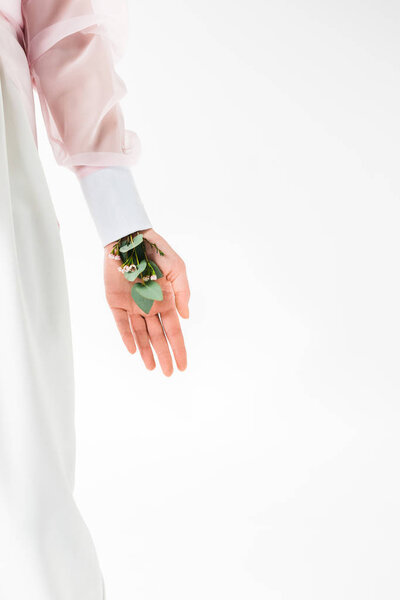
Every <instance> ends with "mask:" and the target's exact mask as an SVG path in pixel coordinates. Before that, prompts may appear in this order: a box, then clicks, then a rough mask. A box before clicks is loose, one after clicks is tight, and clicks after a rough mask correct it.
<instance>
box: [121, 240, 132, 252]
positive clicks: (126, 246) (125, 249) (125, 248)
mask: <svg viewBox="0 0 400 600" xmlns="http://www.w3.org/2000/svg"><path fill="white" fill-rule="evenodd" d="M134 247H135V246H134V245H133V242H131V243H130V244H124V245H123V246H121V247H120V249H119V251H120V252H129V250H132V248H134Z"/></svg>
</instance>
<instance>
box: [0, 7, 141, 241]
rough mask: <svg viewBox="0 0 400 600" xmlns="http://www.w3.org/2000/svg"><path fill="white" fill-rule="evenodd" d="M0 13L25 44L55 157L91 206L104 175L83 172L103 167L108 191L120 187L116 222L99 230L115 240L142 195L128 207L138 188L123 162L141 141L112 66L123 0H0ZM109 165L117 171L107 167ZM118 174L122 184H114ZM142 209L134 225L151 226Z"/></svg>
mask: <svg viewBox="0 0 400 600" xmlns="http://www.w3.org/2000/svg"><path fill="white" fill-rule="evenodd" d="M1 15H2V16H3V17H4V18H6V19H7V20H8V21H9V22H10V23H12V24H13V25H14V27H15V30H16V31H17V34H18V37H19V39H20V43H21V45H22V46H23V47H24V50H25V54H26V57H27V62H28V64H29V69H30V74H31V78H32V84H33V86H34V87H35V88H36V90H37V93H38V96H39V99H40V104H41V108H42V112H43V116H44V121H45V125H46V129H47V133H48V137H49V140H50V143H51V146H52V148H53V152H54V155H55V157H56V160H57V162H58V163H59V164H61V165H64V166H66V167H69V168H70V169H72V170H73V171H75V173H76V174H77V175H78V176H79V177H80V178H82V180H85V186H86V189H85V188H84V191H85V192H87V194H89V195H90V194H91V201H92V204H93V205H94V204H96V206H95V207H94V208H95V210H98V206H97V205H98V204H99V202H100V201H97V199H96V194H97V190H98V189H100V188H103V187H104V185H103V183H104V181H101V180H100V177H99V176H97V178H96V181H97V180H99V183H98V184H96V185H97V186H99V187H96V185H95V186H93V185H92V181H91V180H90V179H88V178H87V176H88V175H89V177H90V174H97V172H98V171H99V170H103V171H104V174H103V175H102V176H101V177H102V178H104V177H106V178H107V177H108V180H107V181H106V182H105V183H106V187H107V189H108V190H112V188H113V187H118V188H119V194H120V195H121V193H122V195H123V194H125V196H127V199H126V200H125V205H124V206H123V207H122V210H121V209H120V208H119V206H118V205H117V199H115V200H114V206H115V211H118V210H120V214H119V215H116V218H117V220H118V223H119V225H118V227H117V226H115V227H114V228H112V229H110V227H109V228H108V230H107V231H106V232H105V233H103V234H102V239H103V242H106V241H110V240H109V238H113V239H116V236H117V234H118V235H119V233H120V232H121V231H122V232H123V233H122V235H125V234H126V233H129V232H130V229H129V228H130V227H131V226H133V224H134V223H133V221H135V224H137V221H138V219H137V218H136V220H135V218H134V217H135V216H136V217H137V216H138V210H139V209H138V206H139V204H140V201H139V200H136V213H135V211H134V210H133V212H132V209H131V208H130V206H129V202H130V200H129V197H128V196H129V193H131V194H132V195H134V194H137V191H136V190H135V189H134V186H133V185H132V184H129V183H127V182H128V179H127V178H126V173H123V170H121V168H124V167H125V168H126V167H129V166H130V165H133V164H134V163H135V162H136V160H137V158H138V155H139V152H140V144H139V140H138V137H137V136H136V134H135V133H134V132H132V131H129V130H127V129H126V128H125V124H124V117H123V114H122V111H121V107H120V104H119V101H120V100H121V98H122V97H123V96H124V95H125V93H126V87H125V84H124V83H123V81H122V80H121V78H120V77H119V76H118V75H117V73H116V71H115V68H114V65H115V62H116V60H117V59H118V58H119V57H120V56H121V54H122V53H123V51H124V49H125V45H126V41H127V34H128V31H127V23H128V19H127V5H126V1H125V0H22V1H21V0H0V16H1ZM113 167H115V168H117V169H119V170H118V171H112V172H111V171H110V168H111V169H112V168H113ZM117 179H118V182H117ZM122 179H124V181H126V183H125V184H124V185H121V184H120V183H119V182H120V181H121V180H122ZM115 182H116V183H115ZM127 186H128V187H127ZM87 194H86V195H87ZM123 202H124V201H123V200H120V203H123ZM103 204H104V205H105V206H107V210H108V212H109V214H108V217H107V218H108V220H110V219H111V221H112V210H111V209H110V206H112V205H113V204H112V203H108V204H107V199H105V198H103ZM90 208H91V210H92V208H93V206H90ZM142 209H143V207H142V206H141V207H140V210H139V212H140V211H141V215H140V219H139V222H140V223H139V224H142V225H144V226H145V227H148V226H151V224H150V222H149V220H148V218H147V216H146V215H145V214H144V212H143V210H142ZM110 211H111V212H110ZM129 212H131V213H132V218H131V219H130V220H129V219H128V221H129V222H127V223H126V225H125V226H124V218H125V217H124V218H122V216H121V215H127V214H128V213H129ZM137 229H138V228H137ZM114 236H115V237H114Z"/></svg>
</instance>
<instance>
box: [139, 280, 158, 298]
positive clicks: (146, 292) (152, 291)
mask: <svg viewBox="0 0 400 600" xmlns="http://www.w3.org/2000/svg"><path fill="white" fill-rule="evenodd" d="M137 285H139V286H140V287H138V290H137V293H138V294H140V295H141V296H143V298H148V299H149V300H162V299H163V293H162V289H161V287H160V284H158V283H157V282H156V281H146V283H142V284H137Z"/></svg>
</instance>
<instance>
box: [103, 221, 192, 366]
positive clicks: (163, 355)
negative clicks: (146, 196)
mask: <svg viewBox="0 0 400 600" xmlns="http://www.w3.org/2000/svg"><path fill="white" fill-rule="evenodd" d="M141 233H142V234H143V236H144V237H145V238H146V239H148V240H149V241H150V242H153V243H156V244H157V246H158V247H159V248H160V249H161V250H162V251H163V252H164V256H161V255H159V254H158V253H157V252H156V250H154V249H153V248H150V247H149V245H148V244H146V252H147V255H148V257H149V259H150V260H153V261H154V262H155V263H157V265H158V266H159V267H160V269H161V271H162V272H163V274H164V276H163V277H162V278H161V279H159V280H158V281H157V283H159V284H160V286H161V289H162V292H163V300H161V301H157V300H155V301H154V304H153V306H152V307H151V310H150V312H149V313H148V314H146V313H145V312H143V311H142V310H141V309H140V308H139V307H138V305H137V304H136V303H135V302H134V300H133V298H132V296H131V287H132V283H130V282H129V281H127V280H126V279H125V277H124V276H123V275H122V273H121V272H120V271H118V266H120V264H121V263H120V262H118V261H114V260H110V259H109V258H108V254H109V253H110V251H111V250H112V247H113V245H114V242H113V243H111V244H108V245H107V246H105V249H104V252H105V254H104V284H105V293H106V299H107V302H108V305H109V306H110V309H111V312H112V314H113V315H114V319H115V322H116V324H117V327H118V330H119V332H120V334H121V337H122V340H123V342H124V344H125V346H126V348H127V349H128V351H129V352H130V353H131V354H134V353H135V352H136V349H137V348H139V352H140V355H141V357H142V359H143V362H144V364H145V366H146V368H147V369H150V370H152V369H154V368H155V366H156V363H155V360H154V354H153V350H152V347H153V348H154V350H155V352H156V354H157V356H158V360H159V363H160V366H161V369H162V371H163V373H164V375H167V376H170V375H171V374H172V372H173V362H172V356H171V352H170V348H169V345H170V347H171V349H172V353H173V355H174V358H175V362H176V366H177V367H178V369H179V370H180V371H183V370H184V369H186V366H187V354H186V348H185V343H184V339H183V334H182V330H181V326H180V322H179V316H178V313H179V314H180V316H181V317H183V318H188V317H189V306H188V304H189V298H190V290H189V283H188V279H187V275H186V266H185V263H184V261H183V260H182V259H181V258H180V256H179V255H178V254H177V253H176V252H175V251H174V250H173V249H172V248H171V246H170V245H169V244H168V243H167V242H166V240H165V239H164V238H163V237H161V236H160V235H159V234H158V233H156V232H155V231H154V230H153V229H145V230H142V231H141ZM168 342H169V345H168Z"/></svg>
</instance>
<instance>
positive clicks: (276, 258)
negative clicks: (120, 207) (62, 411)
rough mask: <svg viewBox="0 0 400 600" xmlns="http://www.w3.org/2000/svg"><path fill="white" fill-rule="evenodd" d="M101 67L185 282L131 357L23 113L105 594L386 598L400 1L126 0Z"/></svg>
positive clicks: (397, 591)
mask: <svg viewBox="0 0 400 600" xmlns="http://www.w3.org/2000/svg"><path fill="white" fill-rule="evenodd" d="M118 72H119V73H120V74H121V76H122V77H123V79H124V80H125V82H126V84H127V87H128V92H129V93H128V96H127V97H126V98H125V99H124V101H123V109H124V111H125V118H126V124H127V126H128V127H129V128H130V129H134V130H135V131H136V132H137V133H138V135H139V137H140V139H141V142H142V148H143V150H142V156H141V159H140V162H139V163H138V165H137V166H136V167H135V168H134V175H135V179H136V182H137V185H138V188H139V190H140V193H141V197H142V200H143V202H144V204H145V206H146V208H147V211H148V213H149V215H150V217H151V219H152V222H153V225H154V228H155V229H156V230H157V231H158V232H159V233H161V234H162V235H163V236H164V237H166V238H167V239H168V241H169V242H170V243H171V245H172V246H173V247H174V248H175V249H176V250H177V251H178V252H179V253H180V254H181V255H182V257H183V258H184V260H185V262H186V264H187V268H188V275H189V278H190V284H191V292H192V297H191V301H190V311H191V316H190V319H189V320H188V321H182V327H183V331H184V335H185V338H186V344H187V350H188V368H187V370H186V371H185V372H183V373H181V372H178V371H177V370H175V373H174V374H173V375H172V377H171V378H166V377H165V376H163V375H162V373H161V371H160V369H159V367H157V369H156V370H155V371H152V372H149V371H146V369H145V367H144V365H143V364H142V362H141V359H140V357H139V354H137V355H134V356H131V355H129V354H128V352H127V351H126V350H125V348H124V346H123V344H122V342H121V341H120V338H119V335H118V333H117V330H116V328H115V326H114V323H113V319H112V315H111V313H110V312H109V310H108V307H107V305H106V302H105V298H104V291H103V282H102V246H101V244H100V241H99V238H98V236H97V233H96V231H95V229H94V225H93V223H92V222H91V220H90V216H89V212H88V210H87V208H86V206H85V203H84V199H83V198H82V195H81V192H80V188H79V185H78V183H77V182H76V181H75V179H74V176H73V175H72V174H71V173H70V172H69V171H67V170H66V169H62V168H60V167H58V166H56V165H55V163H54V160H53V158H52V156H51V155H50V151H49V148H48V143H47V140H45V134H44V132H43V127H41V129H40V138H41V152H42V157H43V162H44V164H45V168H46V172H47V174H48V181H49V185H50V188H51V192H52V196H53V200H54V203H55V207H56V212H57V215H58V218H59V220H60V222H61V232H62V237H63V243H64V252H65V260H66V267H67V275H68V282H69V290H70V303H71V316H72V326H73V337H74V352H75V368H76V388H77V392H76V404H77V406H76V424H77V436H78V452H77V487H76V497H77V500H78V502H79V506H80V508H81V510H82V512H83V515H84V517H85V520H86V522H87V524H88V526H89V528H90V530H91V532H92V535H93V538H94V540H95V543H96V547H97V550H98V553H99V557H100V562H101V565H102V569H103V572H104V577H105V581H106V589H107V600H131V599H132V600H133V599H135V600H160V599H161V598H162V599H169V598H171V599H173V600H189V599H190V600H204V599H205V598H207V600H221V599H225V598H227V599H228V598H229V600H264V599H265V600H283V599H285V600H303V599H304V600H322V599H323V600H338V598H340V599H341V600H354V599H358V598H360V599H362V600H369V599H379V600H380V599H381V598H385V600H392V599H393V600H394V599H396V600H397V599H398V598H399V597H400V579H399V577H398V570H399V565H400V550H399V539H400V520H399V500H400V489H399V483H398V481H399V449H400V443H399V425H400V420H399V408H398V402H399V368H398V364H399V358H400V343H399V337H400V335H399V334H400V319H399V305H400V288H399V274H398V257H399V250H400V242H399V219H400V209H399V186H400V179H399V162H400V144H399V140H400V119H399V114H400V5H399V4H398V3H397V2H395V1H394V0H362V1H361V0H359V1H356V0H336V1H335V2H321V1H320V0H301V1H298V0H291V1H290V0H275V1H272V0H247V1H246V2H244V0H241V1H239V0H230V1H229V2H228V1H227V0H203V1H202V2H199V1H197V2H196V1H194V0H172V1H170V2H163V1H162V0H152V1H149V0H134V1H132V2H131V42H130V46H129V51H128V54H127V55H126V57H125V58H124V60H123V61H122V62H121V63H120V64H119V66H118Z"/></svg>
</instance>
